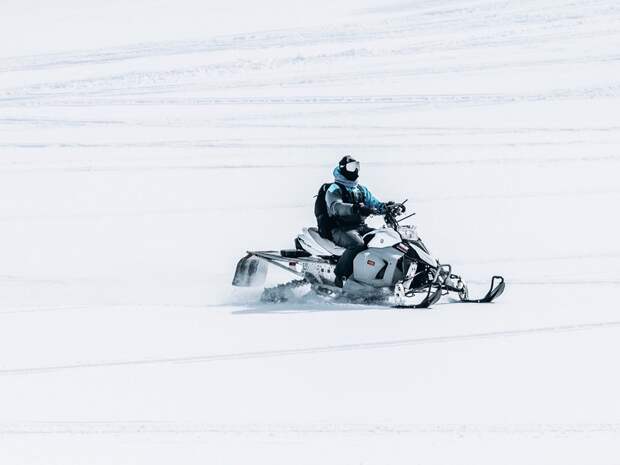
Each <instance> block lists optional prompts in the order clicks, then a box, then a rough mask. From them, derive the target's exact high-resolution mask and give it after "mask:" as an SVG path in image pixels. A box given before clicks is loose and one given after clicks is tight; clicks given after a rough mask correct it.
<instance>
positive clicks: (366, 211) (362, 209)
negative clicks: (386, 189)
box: [353, 203, 377, 216]
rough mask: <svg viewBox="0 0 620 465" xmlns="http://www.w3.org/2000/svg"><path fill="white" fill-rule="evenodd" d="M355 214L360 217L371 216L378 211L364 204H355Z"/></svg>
mask: <svg viewBox="0 0 620 465" xmlns="http://www.w3.org/2000/svg"><path fill="white" fill-rule="evenodd" d="M353 213H354V214H356V215H360V216H370V215H374V214H375V213H377V210H375V209H374V208H370V207H367V206H366V205H364V204H363V203H355V204H353Z"/></svg>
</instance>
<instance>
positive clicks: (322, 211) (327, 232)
mask: <svg viewBox="0 0 620 465" xmlns="http://www.w3.org/2000/svg"><path fill="white" fill-rule="evenodd" d="M333 184H336V185H338V187H340V192H341V194H342V200H343V202H345V203H351V195H350V193H349V191H348V190H347V188H346V187H345V186H343V185H342V184H340V183H337V182H327V183H325V184H323V185H322V186H321V188H320V189H319V192H318V194H316V201H315V202H314V216H316V223H317V226H318V228H319V234H320V235H321V237H324V238H325V239H330V240H331V238H332V229H334V228H335V227H337V226H338V222H337V221H336V220H335V219H334V218H332V217H331V216H329V213H328V211H327V202H326V201H325V195H326V194H327V190H328V189H329V188H330V187H331V186H332V185H333Z"/></svg>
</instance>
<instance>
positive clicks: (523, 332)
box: [0, 282, 620, 376]
mask: <svg viewBox="0 0 620 465" xmlns="http://www.w3.org/2000/svg"><path fill="white" fill-rule="evenodd" d="M619 284H620V282H619ZM617 328H620V321H605V322H599V323H583V324H573V325H560V326H548V327H541V328H527V329H517V330H508V331H490V332H486V333H473V334H458V335H452V336H436V337H426V338H415V339H401V340H395V341H380V342H366V343H357V344H342V345H332V346H323V347H303V348H296V349H280V350H263V351H256V352H238V353H228V354H213V355H194V356H187V357H170V358H156V359H142V360H118V361H98V362H79V363H72V364H63V365H49V366H39V367H24V368H0V376H15V375H33V374H43V373H50V372H57V371H67V370H79V369H91V368H119V367H126V366H141V365H142V366H144V365H163V364H192V363H209V362H219V361H231V360H249V359H263V358H271V357H287V356H300V355H314V354H322V353H334V352H350V351H358V350H376V349H391V348H402V347H409V346H416V345H426V344H444V343H458V342H464V341H472V340H484V339H493V338H506V337H515V336H533V335H540V334H547V333H565V332H574V331H590V330H598V329H617Z"/></svg>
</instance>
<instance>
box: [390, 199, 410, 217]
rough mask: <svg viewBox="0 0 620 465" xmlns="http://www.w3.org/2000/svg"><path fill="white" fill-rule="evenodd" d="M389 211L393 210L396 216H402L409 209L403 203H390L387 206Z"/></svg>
mask: <svg viewBox="0 0 620 465" xmlns="http://www.w3.org/2000/svg"><path fill="white" fill-rule="evenodd" d="M385 206H386V207H387V208H388V209H392V210H393V211H394V214H395V215H402V214H403V213H405V212H406V211H407V207H405V206H404V205H403V204H402V203H397V202H388V203H386V204H385Z"/></svg>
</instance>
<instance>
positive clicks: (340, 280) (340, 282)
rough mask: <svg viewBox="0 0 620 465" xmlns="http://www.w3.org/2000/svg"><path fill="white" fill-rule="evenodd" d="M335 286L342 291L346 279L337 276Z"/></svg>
mask: <svg viewBox="0 0 620 465" xmlns="http://www.w3.org/2000/svg"><path fill="white" fill-rule="evenodd" d="M334 285H335V286H336V287H339V288H341V289H342V286H344V277H343V276H340V275H336V279H334Z"/></svg>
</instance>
